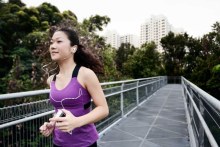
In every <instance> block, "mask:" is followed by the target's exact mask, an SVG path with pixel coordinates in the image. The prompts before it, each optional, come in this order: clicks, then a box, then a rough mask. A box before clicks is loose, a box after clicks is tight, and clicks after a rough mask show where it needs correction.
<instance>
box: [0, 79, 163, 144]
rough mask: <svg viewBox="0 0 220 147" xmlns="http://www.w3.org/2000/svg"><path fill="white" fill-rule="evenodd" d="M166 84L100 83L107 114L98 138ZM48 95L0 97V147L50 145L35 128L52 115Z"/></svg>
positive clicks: (99, 125)
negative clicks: (0, 106)
mask: <svg viewBox="0 0 220 147" xmlns="http://www.w3.org/2000/svg"><path fill="white" fill-rule="evenodd" d="M166 84H167V78H166V77H165V76H161V77H152V78H143V79H135V80H126V81H116V82H107V83H101V85H102V88H103V91H104V93H105V96H106V100H107V102H108V105H109V111H110V113H109V116H108V117H107V118H105V119H104V120H102V121H100V122H97V123H96V127H97V130H98V131H99V135H100V136H101V135H103V134H104V133H105V132H106V131H107V130H108V129H109V128H111V126H112V125H113V124H114V123H116V122H118V121H120V120H121V119H122V118H123V117H124V116H126V115H128V114H129V113H130V112H132V111H133V110H134V109H136V108H137V107H138V105H139V104H140V103H142V102H143V101H145V100H146V99H147V98H148V97H149V96H150V95H152V94H153V93H154V92H156V91H157V90H158V89H160V88H161V87H162V86H164V85H166ZM48 93H49V89H46V90H37V91H29V92H20V93H12V94H3V95H0V102H1V105H3V106H2V108H0V146H1V147H6V146H7V147H10V146H11V147H12V146H19V147H20V146H45V147H46V146H48V147H50V146H52V142H51V140H52V139H51V137H43V136H42V135H40V133H39V127H40V126H41V125H42V124H43V123H44V122H45V121H48V119H49V118H50V117H52V114H53V113H54V110H53V107H52V106H51V105H50V103H48V99H47V98H48ZM12 101H13V102H12ZM15 103H18V104H15Z"/></svg>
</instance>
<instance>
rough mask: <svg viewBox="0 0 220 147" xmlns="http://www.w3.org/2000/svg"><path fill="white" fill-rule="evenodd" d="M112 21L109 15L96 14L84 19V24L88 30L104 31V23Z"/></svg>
mask: <svg viewBox="0 0 220 147" xmlns="http://www.w3.org/2000/svg"><path fill="white" fill-rule="evenodd" d="M109 22H110V18H109V17H107V16H100V15H95V16H91V17H89V19H84V20H83V22H82V26H83V28H84V29H85V30H88V32H95V31H97V30H98V31H102V30H103V25H107V24H108V23H109Z"/></svg>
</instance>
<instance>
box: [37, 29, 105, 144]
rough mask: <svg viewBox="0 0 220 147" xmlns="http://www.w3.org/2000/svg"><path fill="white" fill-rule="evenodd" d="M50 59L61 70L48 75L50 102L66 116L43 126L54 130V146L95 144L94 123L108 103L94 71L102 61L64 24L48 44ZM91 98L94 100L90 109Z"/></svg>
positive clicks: (48, 131) (46, 130)
mask: <svg viewBox="0 0 220 147" xmlns="http://www.w3.org/2000/svg"><path fill="white" fill-rule="evenodd" d="M49 51H50V55H51V59H52V60H53V61H55V62H57V64H58V66H59V72H58V73H57V74H55V75H52V76H50V77H49V78H48V80H47V83H48V85H50V102H51V103H52V104H53V105H54V108H55V111H56V112H57V111H58V109H61V110H62V111H63V112H64V113H65V116H64V117H53V118H50V119H49V121H50V122H45V123H44V124H43V125H42V126H41V127H40V132H41V133H42V134H43V135H44V136H49V135H50V134H52V132H53V144H54V147H57V146H62V147H95V146H97V143H96V141H97V139H98V133H97V131H96V128H95V126H94V123H95V122H97V121H99V120H101V119H103V118H104V117H106V116H107V115H108V113H109V110H108V105H107V102H106V99H105V96H104V93H103V90H102V88H101V85H100V83H99V80H98V78H97V76H96V75H95V73H94V72H93V70H94V71H98V70H100V65H101V64H100V62H98V60H97V59H96V58H95V57H94V56H93V55H92V54H89V53H88V52H86V49H85V48H84V47H83V46H82V45H80V44H79V38H78V36H77V34H76V32H75V31H73V30H71V29H66V28H62V29H59V30H57V31H55V33H54V34H53V36H52V39H51V45H50V48H49ZM91 98H92V99H93V103H94V104H95V108H94V109H93V110H91V109H90V103H91Z"/></svg>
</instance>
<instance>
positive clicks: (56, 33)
mask: <svg viewBox="0 0 220 147" xmlns="http://www.w3.org/2000/svg"><path fill="white" fill-rule="evenodd" d="M59 38H62V39H68V38H67V35H66V34H65V33H64V32H62V31H57V32H55V33H54V34H53V37H52V39H59Z"/></svg>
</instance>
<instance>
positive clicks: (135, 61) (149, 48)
mask: <svg viewBox="0 0 220 147" xmlns="http://www.w3.org/2000/svg"><path fill="white" fill-rule="evenodd" d="M160 69H161V63H160V56H159V53H158V52H157V51H156V45H155V43H154V42H151V43H146V44H144V45H143V46H142V47H141V49H139V50H136V51H135V52H134V54H133V55H132V56H129V58H128V61H127V62H126V63H124V72H125V73H126V74H128V75H130V76H131V77H133V78H143V77H150V76H157V75H159V71H160Z"/></svg>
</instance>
